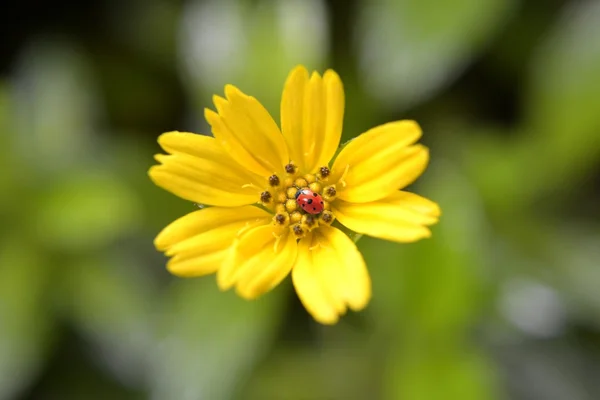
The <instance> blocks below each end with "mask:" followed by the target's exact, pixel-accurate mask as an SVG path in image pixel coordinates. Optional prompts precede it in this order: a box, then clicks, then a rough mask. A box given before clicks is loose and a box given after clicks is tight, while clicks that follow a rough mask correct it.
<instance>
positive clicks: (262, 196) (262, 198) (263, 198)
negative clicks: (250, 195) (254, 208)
mask: <svg viewBox="0 0 600 400" xmlns="http://www.w3.org/2000/svg"><path fill="white" fill-rule="evenodd" d="M260 201H262V202H263V203H268V202H270V201H271V193H269V192H267V191H265V192H262V193H261V194H260Z"/></svg>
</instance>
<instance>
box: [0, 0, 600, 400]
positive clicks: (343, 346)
mask: <svg viewBox="0 0 600 400" xmlns="http://www.w3.org/2000/svg"><path fill="white" fill-rule="evenodd" d="M15 4H16V3H15ZM100 4H101V5H102V6H99V5H100ZM36 7H39V8H40V10H41V7H42V6H41V3H40V5H37V6H33V7H31V8H28V7H25V6H24V5H20V6H17V5H16V8H15V9H16V10H20V11H15V12H16V13H17V14H18V15H15V16H14V19H15V20H24V21H27V22H28V23H26V24H23V25H22V26H24V27H26V28H24V29H22V30H18V31H16V30H15V31H14V32H12V31H11V32H10V33H12V34H11V35H6V37H11V38H13V39H14V40H15V42H14V43H12V45H11V46H10V48H11V49H15V50H14V52H12V53H10V52H7V53H5V54H2V61H4V65H8V66H9V67H8V68H7V71H6V73H5V74H3V76H2V77H1V79H0V139H1V141H2V146H3V149H4V150H5V151H4V153H3V157H1V158H0V168H1V169H2V171H3V173H0V217H1V221H2V228H3V229H2V230H0V399H46V398H61V399H79V398H89V399H96V398H97V399H105V398H115V399H142V398H144V399H145V398H150V399H161V400H162V399H183V400H186V399H211V400H219V399H284V400H286V399H290V400H292V399H294V400H295V399H298V400H300V399H302V400H304V399H317V400H319V399H350V400H352V399H371V398H381V399H410V400H421V399H423V400H430V399H431V400H438V399H444V400H446V399H460V400H470V399H473V400H479V399H501V398H511V399H531V398H536V399H551V400H553V399H556V400H563V399H568V400H579V399H581V400H587V399H590V400H592V399H597V398H599V397H600V385H599V384H598V382H597V379H595V372H594V371H596V370H597V369H598V368H599V367H600V318H599V317H598V316H599V315H600V295H599V294H598V293H599V292H598V289H597V288H598V286H599V285H600V265H599V262H598V260H600V246H599V245H598V243H599V242H600V225H599V223H598V221H599V219H600V212H599V208H598V204H599V203H600V186H599V183H600V168H599V167H600V115H599V114H598V110H599V109H600V96H599V94H600V3H599V2H597V1H593V0H587V1H563V0H552V1H548V2H525V1H518V0H511V1H501V0H485V1H475V0H452V1H448V2H445V3H440V2H433V1H417V0H397V1H393V0H378V1H372V2H371V1H367V0H353V1H348V2H340V1H323V0H310V1H304V0H287V1H284V0H279V1H266V0H253V1H250V0H224V1H217V0H204V1H203V0H191V1H187V2H181V3H180V2H164V1H159V0H150V1H145V2H142V1H134V2H129V3H127V4H126V5H125V4H117V3H115V2H111V1H102V2H98V5H96V6H95V8H94V9H93V10H94V12H90V11H89V10H88V9H85V8H73V9H71V12H70V13H62V11H61V7H58V6H57V7H56V10H54V11H48V14H47V15H46V14H45V13H36ZM38 11H39V10H38ZM19 13H20V14H19ZM36 18H43V19H44V21H45V22H46V23H39V24H36V22H39V21H38V20H36ZM52 18H57V22H56V23H52V22H53V20H52ZM59 22H60V23H59ZM86 25H89V26H90V28H88V27H87V26H86ZM4 29H8V30H9V31H10V29H15V28H14V27H12V26H10V25H7V26H6V28H4ZM96 29H100V30H99V31H97V30H96ZM92 32H93V33H92ZM98 32H99V33H98ZM297 63H303V64H306V65H307V66H308V67H310V68H318V69H324V68H328V67H333V68H335V69H336V70H338V71H339V72H340V74H341V75H342V79H343V81H344V86H345V89H346V99H347V101H346V103H347V111H346V119H345V131H344V139H350V138H352V137H354V136H356V135H357V134H359V133H360V132H361V131H363V130H365V129H367V128H369V127H371V126H374V125H376V124H380V123H383V122H386V121H389V120H393V119H399V118H416V119H418V120H419V122H420V123H421V124H422V126H423V127H424V130H425V136H424V142H425V143H426V144H427V145H429V146H430V147H431V154H432V162H431V166H430V168H429V169H428V171H427V172H426V173H425V175H424V176H423V178H422V179H420V180H419V181H418V182H417V184H416V185H415V187H414V188H410V189H411V190H413V189H414V191H417V192H418V193H421V194H423V195H425V196H427V197H429V198H432V199H434V200H436V201H438V202H439V203H440V205H441V208H442V210H443V216H442V219H441V222H440V224H439V225H437V226H435V227H434V229H433V237H432V238H431V239H428V240H425V241H422V242H419V243H416V244H411V245H398V244H393V243H387V242H383V241H378V240H375V239H371V238H367V237H365V238H363V239H362V240H361V241H360V242H359V247H360V248H361V251H363V254H364V255H365V258H366V260H367V263H368V265H369V268H370V271H371V274H372V278H373V286H374V288H373V292H374V297H373V300H372V302H371V304H370V306H369V307H368V308H367V310H365V311H364V312H362V313H359V314H349V315H347V316H346V317H344V319H343V320H342V321H341V322H340V323H339V324H338V325H336V326H334V327H324V326H320V325H318V324H316V323H315V322H313V321H312V319H311V318H310V317H309V316H308V315H307V314H306V312H305V311H304V309H303V308H302V307H301V305H300V304H299V301H298V300H297V298H296V296H295V294H294V293H293V289H292V287H291V283H290V282H289V280H287V281H286V282H285V283H284V284H283V285H282V286H281V287H279V288H277V289H276V290H275V291H274V292H272V293H270V294H268V295H266V296H265V297H263V298H261V299H259V300H257V301H254V302H246V301H244V300H242V299H240V298H238V297H236V296H235V295H234V294H233V293H221V292H219V291H218V289H217V288H216V285H215V283H214V280H213V278H211V277H207V278H202V279H195V280H185V281H183V280H180V279H176V278H173V277H170V276H168V274H167V273H166V272H165V270H164V264H165V261H166V260H165V259H164V258H163V257H162V256H161V255H160V254H158V253H157V252H156V251H155V249H154V248H153V245H152V240H153V238H154V236H155V235H156V233H157V232H158V231H159V230H160V229H161V228H162V227H163V226H165V225H166V224H167V223H169V222H170V221H172V220H174V219H175V218H177V217H179V216H181V215H183V214H185V213H187V212H189V211H191V210H193V207H194V206H193V205H192V204H189V203H186V202H184V201H182V200H180V199H177V198H175V196H172V195H170V194H169V193H166V192H164V191H162V190H161V189H159V188H157V187H155V186H154V185H152V183H151V182H150V180H149V179H147V177H146V171H147V169H148V167H149V166H150V165H151V164H152V163H153V160H152V155H153V154H154V153H155V152H157V151H158V146H157V144H156V137H157V136H158V135H159V134H160V133H161V132H163V131H169V130H182V131H184V130H187V131H195V132H202V133H207V132H208V131H207V126H206V124H205V123H204V122H203V121H202V109H203V108H204V107H212V105H211V96H212V95H213V93H221V92H222V90H223V85H224V84H225V83H233V84H236V85H239V86H240V87H241V88H242V90H244V91H246V92H248V93H250V94H252V95H253V96H255V97H257V98H258V99H259V100H261V101H262V102H263V103H264V104H265V106H266V107H267V108H268V109H269V110H270V111H271V112H272V113H273V115H274V116H275V117H276V118H278V115H279V112H278V108H279V98H280V95H281V87H282V83H283V81H284V79H285V76H286V74H287V73H288V71H289V70H290V68H291V67H293V66H294V65H295V64H297Z"/></svg>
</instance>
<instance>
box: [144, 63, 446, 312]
mask: <svg viewBox="0 0 600 400" xmlns="http://www.w3.org/2000/svg"><path fill="white" fill-rule="evenodd" d="M213 101H214V104H215V107H216V110H217V111H216V112H215V111H212V110H209V109H207V110H206V111H205V117H206V119H207V121H208V123H209V124H210V126H211V128H212V133H213V136H214V137H209V136H203V135H197V134H192V133H184V132H169V133H165V134H163V135H161V136H160V137H159V139H158V142H159V143H160V145H161V146H162V148H163V149H164V150H165V151H166V152H167V153H169V154H168V155H164V154H159V155H156V160H157V161H158V162H159V163H160V165H156V166H153V167H152V168H151V169H150V172H149V174H150V177H151V179H152V180H153V181H154V182H155V183H156V184H157V185H158V186H160V187H162V188H164V189H166V190H168V191H170V192H172V193H174V194H176V195H177V196H180V197H182V198H184V199H187V200H190V201H193V202H196V203H200V204H203V205H208V206H211V207H206V208H202V209H200V210H197V211H194V212H192V213H190V214H188V215H186V216H184V217H182V218H180V219H178V220H176V221H175V222H173V223H172V224H170V225H169V226H167V227H166V228H165V229H164V230H163V231H162V232H161V233H160V234H159V235H158V237H157V238H156V240H155V245H156V247H157V248H158V249H159V250H161V251H164V252H165V253H166V255H167V256H169V257H171V258H170V260H169V262H168V264H167V268H168V270H169V271H170V272H171V273H173V274H175V275H178V276H182V277H194V276H201V275H206V274H212V273H216V274H217V283H218V285H219V287H220V288H221V289H222V290H227V289H229V288H231V287H235V288H236V291H237V293H238V294H239V295H240V296H242V297H244V298H246V299H254V298H256V297H258V296H260V295H261V294H263V293H265V292H267V291H269V290H270V289H272V288H273V287H275V286H276V285H277V284H279V283H280V282H281V281H282V280H283V279H284V278H285V277H286V276H287V275H288V274H289V273H290V272H291V274H292V281H293V284H294V287H295V289H296V292H297V293H298V296H299V298H300V300H301V301H302V303H303V304H304V306H305V308H306V309H307V310H308V312H310V313H311V314H312V316H313V317H314V318H315V319H316V320H317V321H319V322H321V323H323V324H333V323H335V322H337V320H338V319H339V317H340V315H343V314H344V313H345V312H346V310H347V308H350V309H352V310H355V311H358V310H361V309H363V308H364V307H365V306H366V305H367V303H368V302H369V299H370V298H371V280H370V277H369V273H368V271H367V268H366V266H365V262H364V260H363V257H362V255H361V254H360V252H359V251H358V249H357V248H356V245H355V244H354V242H353V241H352V240H351V239H350V238H349V237H348V236H347V235H346V234H345V233H343V232H342V231H341V230H340V229H338V228H336V227H335V226H336V225H338V226H339V224H341V225H345V226H346V227H347V228H349V229H350V230H352V231H354V232H357V233H360V234H365V235H369V236H373V237H377V238H382V239H387V240H392V241H396V242H413V241H416V240H419V239H422V238H426V237H429V236H430V235H431V233H430V231H429V229H428V228H427V226H428V225H431V224H434V223H436V222H437V220H438V217H439V215H440V210H439V208H438V206H437V205H436V204H435V203H434V202H432V201H430V200H427V199H425V198H423V197H420V196H418V195H416V194H412V193H409V192H404V191H400V189H402V188H403V187H405V186H407V185H409V184H410V183H412V182H413V181H414V180H415V179H416V178H417V177H419V175H421V173H422V172H423V171H424V169H425V167H426V165H427V162H428V159H429V153H428V151H427V148H425V147H424V146H422V145H419V144H415V142H416V141H417V140H418V139H419V138H420V136H421V129H420V128H419V125H417V123H415V122H414V121H397V122H391V123H388V124H385V125H381V126H378V127H376V128H373V129H371V130H369V131H367V132H365V133H363V134H362V135H360V136H358V137H357V138H356V139H354V140H352V141H351V142H349V143H348V144H347V145H346V146H345V147H344V148H343V149H342V150H341V151H340V153H339V154H338V156H337V157H336V158H335V160H333V162H332V159H333V157H334V155H335V153H336V151H337V149H338V146H339V142H340V137H341V134H342V122H343V116H344V90H343V87H342V82H341V81H340V78H339V76H338V75H337V74H336V73H335V72H333V71H331V70H328V71H326V72H325V74H324V75H323V76H320V75H319V74H318V73H316V72H313V73H312V75H310V76H309V74H308V71H307V70H306V69H305V68H304V67H302V66H298V67H296V68H295V69H294V70H293V71H292V72H291V73H290V75H289V76H288V78H287V81H286V83H285V87H284V89H283V96H282V100H281V130H279V127H278V126H277V124H276V123H275V121H274V120H273V119H272V118H271V116H270V115H269V113H268V112H267V110H266V109H265V108H264V107H263V106H262V105H261V104H260V103H259V102H258V101H257V100H256V99H255V98H254V97H251V96H248V95H246V94H244V93H242V92H241V91H240V90H239V89H238V88H236V87H234V86H231V85H227V86H225V98H223V97H219V96H214V98H213ZM303 188H308V189H309V190H311V191H312V192H314V193H317V194H319V195H321V198H322V200H323V205H322V207H323V208H324V210H323V211H322V212H321V213H319V214H311V213H307V212H306V211H304V210H303V209H302V208H301V207H300V206H299V204H298V201H297V200H296V193H297V191H298V189H303ZM309 211H311V210H309ZM316 211H319V210H316ZM311 212H314V211H311Z"/></svg>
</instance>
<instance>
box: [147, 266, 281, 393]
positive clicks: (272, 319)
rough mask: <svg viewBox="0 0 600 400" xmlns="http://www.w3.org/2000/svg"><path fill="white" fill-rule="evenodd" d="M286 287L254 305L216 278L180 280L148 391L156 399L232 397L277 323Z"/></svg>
mask: <svg viewBox="0 0 600 400" xmlns="http://www.w3.org/2000/svg"><path fill="white" fill-rule="evenodd" d="M284 293H285V291H284V288H282V287H280V288H278V289H276V290H275V291H274V292H272V293H268V294H266V295H265V296H263V297H262V298H260V299H258V300H254V301H246V300H243V299H241V298H239V297H237V296H236V295H235V293H232V292H227V293H222V292H220V291H219V290H218V289H217V287H216V284H215V282H214V277H206V278H202V279H194V280H185V281H183V280H178V281H176V282H175V283H174V284H173V286H172V287H171V288H170V290H169V292H168V293H167V297H166V298H165V303H164V308H162V310H160V312H162V317H163V318H162V320H161V324H160V327H161V331H162V335H161V337H160V338H159V339H158V340H159V346H158V347H157V348H156V349H155V350H156V351H155V353H153V357H154V358H153V361H152V368H153V369H152V375H151V379H150V387H151V390H152V396H153V398H157V399H167V398H169V399H171V398H172V399H181V400H186V399H200V398H206V399H211V400H220V399H229V398H231V396H232V394H233V393H235V391H236V388H237V387H238V386H239V385H240V383H241V382H242V381H243V380H244V379H245V378H246V377H247V376H248V374H249V372H250V370H251V368H252V367H253V365H254V364H255V362H256V361H257V359H258V358H260V357H261V356H263V355H264V353H265V351H266V350H267V349H268V348H269V346H270V344H271V341H272V340H273V333H274V329H275V328H276V327H277V326H278V325H279V320H280V313H279V310H280V307H281V302H282V294H284Z"/></svg>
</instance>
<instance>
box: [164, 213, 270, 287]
mask: <svg viewBox="0 0 600 400" xmlns="http://www.w3.org/2000/svg"><path fill="white" fill-rule="evenodd" d="M270 219H271V215H270V214H269V213H268V212H266V211H264V210H262V209H260V208H258V207H252V206H244V207H237V208H220V207H210V208H206V209H203V210H198V211H194V212H192V213H190V214H187V215H185V216H183V217H181V218H179V219H177V220H176V221H175V222H173V223H171V224H170V225H168V226H167V227H166V228H164V229H163V230H162V232H160V233H159V234H158V236H157V237H156V239H155V240H154V244H155V246H156V248H157V249H159V250H161V251H164V252H166V254H167V255H168V256H173V258H171V260H169V262H168V264H167V268H168V270H169V271H170V272H171V273H172V274H174V275H178V276H185V277H189V276H200V275H205V274H209V273H213V272H216V270H217V269H218V268H220V266H221V264H222V262H223V260H224V259H225V256H226V255H227V250H228V249H229V248H230V246H231V245H232V243H233V242H234V240H235V238H236V236H237V235H238V234H239V233H240V231H243V230H244V229H248V228H252V227H255V226H258V225H264V224H267V223H269V221H270Z"/></svg>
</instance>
